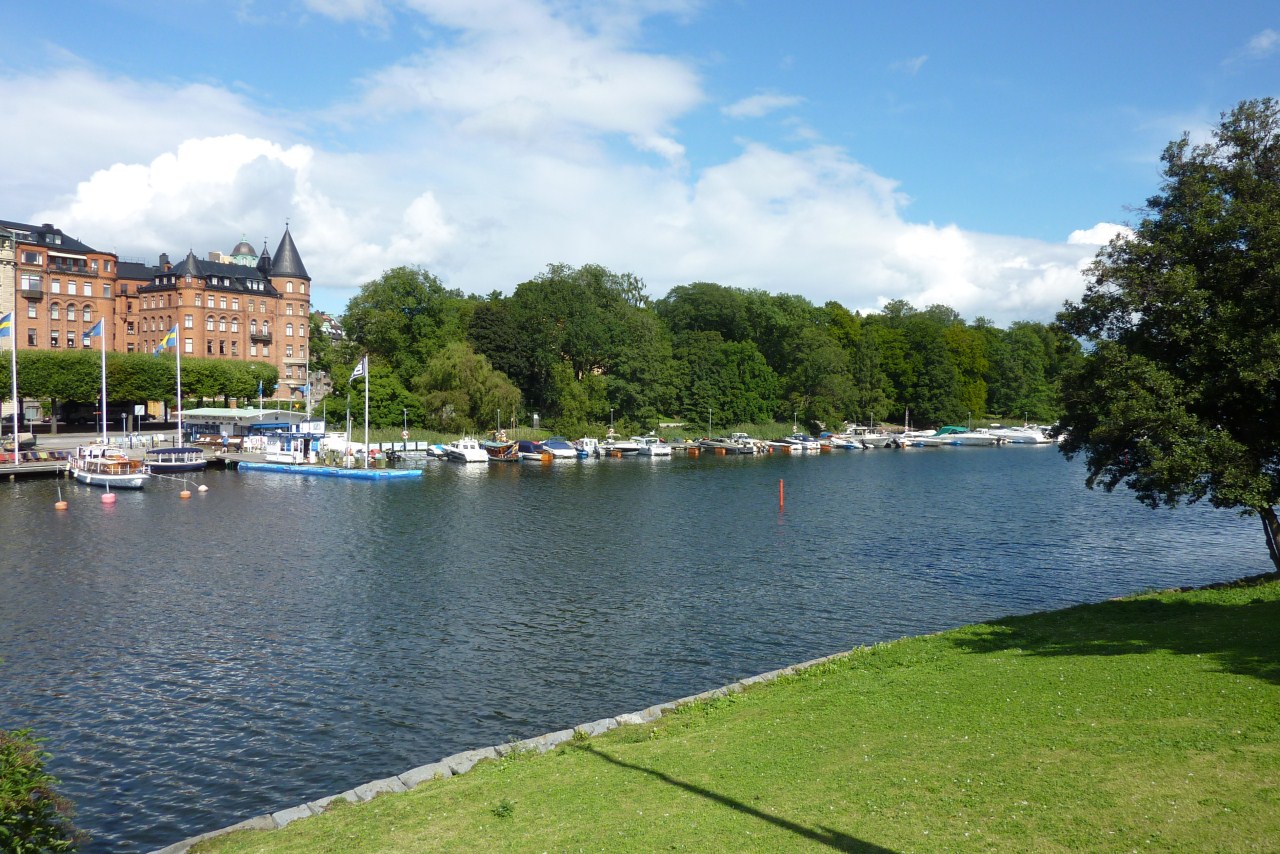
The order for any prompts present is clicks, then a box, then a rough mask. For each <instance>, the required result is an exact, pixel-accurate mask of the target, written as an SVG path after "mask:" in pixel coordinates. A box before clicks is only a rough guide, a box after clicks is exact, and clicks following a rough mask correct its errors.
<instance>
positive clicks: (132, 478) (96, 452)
mask: <svg viewBox="0 0 1280 854" xmlns="http://www.w3.org/2000/svg"><path fill="white" fill-rule="evenodd" d="M67 470H68V471H70V472H71V474H72V475H74V476H75V479H76V480H78V481H80V482H81V483H87V484H89V485H90V486H105V487H107V488H108V489H111V488H113V487H114V488H115V489H142V488H143V487H144V486H145V485H146V483H147V481H148V480H150V479H151V475H149V474H147V471H146V469H145V467H144V466H143V464H142V460H135V459H131V458H130V457H129V455H128V454H126V453H125V452H124V448H118V447H116V446H115V445H80V446H79V447H77V448H76V451H75V454H73V455H72V456H71V457H70V458H69V459H68V460H67Z"/></svg>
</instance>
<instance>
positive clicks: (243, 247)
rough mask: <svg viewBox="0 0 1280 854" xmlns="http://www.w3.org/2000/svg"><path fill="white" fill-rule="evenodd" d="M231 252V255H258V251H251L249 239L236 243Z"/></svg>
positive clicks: (255, 256)
mask: <svg viewBox="0 0 1280 854" xmlns="http://www.w3.org/2000/svg"><path fill="white" fill-rule="evenodd" d="M231 254H232V255H251V256H253V257H254V258H257V257H258V253H257V252H254V251H253V247H252V246H250V245H249V241H247V240H241V241H240V242H239V243H237V244H236V248H235V249H232V250H231Z"/></svg>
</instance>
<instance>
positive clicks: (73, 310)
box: [0, 220, 311, 399]
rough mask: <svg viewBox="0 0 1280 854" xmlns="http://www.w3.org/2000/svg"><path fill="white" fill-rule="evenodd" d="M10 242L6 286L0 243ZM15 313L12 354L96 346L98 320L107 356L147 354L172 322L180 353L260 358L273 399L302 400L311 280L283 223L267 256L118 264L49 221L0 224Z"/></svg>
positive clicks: (249, 251) (5, 300) (242, 249)
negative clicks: (272, 371)
mask: <svg viewBox="0 0 1280 854" xmlns="http://www.w3.org/2000/svg"><path fill="white" fill-rule="evenodd" d="M6 234H8V235H10V236H11V238H12V243H13V250H12V254H13V262H12V275H11V278H12V281H10V282H8V283H6V281H5V279H4V278H3V277H4V276H5V267H4V266H3V264H4V262H3V257H4V251H5V250H4V248H3V246H4V237H5V235H6ZM5 304H11V305H12V309H3V308H0V314H2V313H3V312H4V311H5V310H12V311H13V312H14V333H15V334H14V336H13V339H12V341H13V343H14V345H15V346H17V347H18V348H19V350H26V349H39V350H77V349H85V348H92V349H97V348H98V347H100V346H102V345H101V344H100V343H99V342H98V341H97V340H96V339H91V338H90V337H89V334H88V333H89V330H90V329H91V328H92V327H93V325H94V324H95V323H97V321H98V320H99V319H103V320H104V321H105V322H104V324H103V325H104V329H105V334H106V339H107V340H106V347H107V349H108V350H112V351H115V352H121V353H133V352H144V353H150V352H153V351H154V350H155V348H156V346H157V345H158V344H159V342H160V341H161V340H162V339H163V338H164V337H165V335H166V334H167V333H168V331H169V330H170V329H172V328H173V327H174V325H175V324H176V325H177V326H178V336H177V337H178V347H179V348H181V351H182V354H183V355H184V356H193V357H201V358H219V359H239V360H251V361H261V362H266V363H268V364H271V365H274V366H275V367H276V370H277V371H278V373H279V376H280V383H279V385H278V387H277V389H276V390H275V393H274V395H272V396H273V397H275V398H279V399H288V398H290V397H291V396H296V395H302V394H305V386H306V383H307V363H308V362H307V360H308V353H307V348H308V346H309V340H308V339H309V334H310V314H311V278H310V276H309V275H308V274H307V270H306V267H305V265H304V264H303V263H302V258H301V257H300V256H299V254H298V249H297V246H296V245H295V244H294V242H293V237H292V235H291V234H290V233H289V230H288V228H287V227H286V229H285V232H284V236H283V237H282V238H281V239H280V244H279V246H278V247H277V249H276V252H275V255H274V256H273V255H271V254H270V253H268V251H267V248H266V245H265V243H264V245H263V249H262V252H261V254H259V253H257V252H255V251H254V250H253V247H252V246H250V245H249V244H248V243H247V242H245V241H243V240H242V241H241V242H240V243H239V244H237V245H236V247H235V248H234V249H233V250H232V251H231V253H230V254H229V255H223V254H222V253H216V252H215V253H210V254H209V256H208V257H207V258H205V259H200V258H197V257H196V256H195V254H194V253H193V252H188V253H187V255H186V257H185V258H184V259H183V260H182V261H180V262H179V263H177V264H172V263H170V261H169V258H168V256H167V255H161V256H160V259H159V263H158V264H156V265H154V266H152V265H147V264H143V263H138V262H131V261H120V259H119V258H118V257H117V256H116V254H115V253H112V252H102V251H99V250H96V249H93V248H92V247H90V246H88V245H87V244H85V243H82V242H80V241H79V240H76V239H75V238H72V237H70V236H69V235H66V234H64V233H63V232H62V230H61V229H58V228H55V227H54V226H53V225H52V224H49V223H45V224H42V225H38V226H37V225H31V224H26V223H18V222H9V221H3V220H0V306H3V305H5Z"/></svg>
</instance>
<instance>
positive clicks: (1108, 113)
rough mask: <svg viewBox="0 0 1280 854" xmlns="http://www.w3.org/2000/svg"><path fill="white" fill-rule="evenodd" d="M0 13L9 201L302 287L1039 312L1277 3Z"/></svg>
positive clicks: (1237, 84)
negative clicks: (707, 290) (568, 273)
mask: <svg viewBox="0 0 1280 854" xmlns="http://www.w3.org/2000/svg"><path fill="white" fill-rule="evenodd" d="M50 8H51V7H50V6H49V5H48V4H22V5H16V6H13V7H11V8H9V9H7V10H6V23H7V28H8V29H9V31H10V32H14V33H21V34H22V38H21V39H18V40H14V39H11V40H10V45H11V47H10V48H8V49H7V50H6V52H5V53H4V55H3V56H0V86H3V87H4V91H6V92H8V93H10V100H11V108H12V109H11V115H13V116H15V117H19V119H18V121H17V123H16V124H14V125H11V131H10V139H11V141H12V142H13V143H15V144H16V145H17V146H18V147H17V148H16V149H14V150H13V152H12V154H11V156H10V157H8V158H6V160H7V162H6V164H5V165H4V166H3V167H0V198H2V199H4V204H3V206H2V207H3V210H0V218H8V219H16V220H28V221H35V222H54V223H56V224H57V225H59V226H60V227H62V228H64V229H65V230H66V231H67V232H69V233H71V234H73V235H75V236H78V237H80V238H81V239H83V240H85V241H86V242H88V243H90V244H91V245H94V246H96V247H98V248H103V249H108V250H112V251H116V252H118V253H119V254H120V255H121V256H122V257H130V258H138V259H141V260H147V261H150V262H152V263H154V261H155V257H156V256H157V255H158V253H160V252H168V253H170V254H175V253H176V254H182V253H184V252H185V251H186V250H187V249H188V248H191V249H194V250H195V251H196V252H197V253H198V254H201V255H203V254H204V253H207V252H209V251H211V250H221V251H228V250H229V249H230V247H231V246H232V245H234V244H235V243H236V242H237V241H239V240H240V238H241V236H242V235H243V236H245V237H247V238H248V239H249V240H250V242H252V243H254V244H255V245H262V244H263V242H264V241H265V242H266V243H267V244H268V246H269V248H271V249H273V250H274V248H275V245H276V242H277V241H278V240H279V237H280V233H281V230H282V228H283V225H284V222H285V221H286V220H287V221H288V222H289V223H290V228H291V230H292V233H293V235H294V238H295V240H296V242H297V243H298V246H299V248H300V251H301V252H302V256H303V260H304V261H305V263H306V264H307V267H308V271H309V272H310V274H311V276H312V279H313V284H314V286H315V287H314V295H315V302H316V305H317V307H319V308H321V309H325V310H329V311H335V312H340V311H341V310H342V309H343V308H344V307H345V305H346V302H347V300H348V299H349V298H350V297H351V296H352V295H353V294H354V293H355V290H356V289H357V288H358V287H359V286H360V285H361V284H363V283H364V282H366V281H368V280H370V279H372V278H374V277H376V276H378V275H379V274H380V273H381V272H382V271H384V270H386V269H388V268H390V267H393V266H397V265H401V264H409V265H420V266H423V267H425V268H427V269H428V270H430V271H432V272H433V273H435V274H436V275H438V276H439V277H440V278H442V279H443V280H444V281H445V282H446V283H448V284H449V285H450V286H453V287H458V288H460V289H462V290H464V291H466V292H470V293H480V294H484V293H489V292H491V291H494V290H499V291H504V292H508V293H509V292H510V291H511V290H512V289H513V288H514V287H515V285H517V284H518V283H519V282H521V281H524V280H526V279H528V278H531V277H533V276H535V275H536V274H537V273H539V272H540V271H541V270H542V269H544V268H545V266H546V265H547V264H549V263H560V262H563V263H569V264H575V265H577V264H584V263H600V264H604V265H605V266H608V267H610V268H612V269H614V270H617V271H626V272H632V273H635V274H637V275H638V276H640V277H641V278H643V279H644V280H645V282H646V283H647V286H648V289H649V292H650V294H651V295H652V296H654V297H659V296H661V295H663V294H664V293H665V292H666V291H667V289H669V288H670V287H672V286H674V285H679V284H684V283H687V282H692V281H716V282H720V283H721V284H725V285H733V286H737V287H747V288H762V289H765V290H768V291H771V292H787V293H799V294H802V295H804V296H806V297H808V298H809V299H811V300H813V301H814V302H818V303H821V302H825V301H826V300H829V299H834V300H837V301H839V302H841V303H842V304H844V305H846V306H847V307H849V308H851V309H858V310H863V311H874V310H876V309H877V308H878V307H880V306H882V305H883V304H884V303H885V302H886V301H888V300H891V299H907V300H909V301H911V302H912V303H913V304H915V305H917V306H920V307H924V306H926V305H929V304H932V303H939V302H940V303H945V304H948V305H950V306H952V307H953V308H955V309H957V310H958V311H960V312H961V314H962V315H964V316H965V317H967V318H973V317H976V316H978V315H983V316H986V317H989V318H992V319H993V320H995V321H996V322H998V323H1002V324H1003V323H1007V322H1009V321H1011V320H1015V319H1036V320H1048V319H1051V318H1052V315H1053V313H1054V311H1055V310H1056V309H1057V308H1059V307H1060V305H1061V303H1062V301H1063V300H1065V299H1072V298H1074V297H1077V296H1078V295H1079V294H1080V292H1081V290H1082V287H1083V279H1082V278H1081V275H1080V269H1081V267H1082V266H1083V265H1084V264H1086V263H1087V262H1088V260H1089V259H1090V258H1092V256H1093V254H1094V253H1095V252H1096V251H1097V248H1098V242H1099V241H1102V240H1105V239H1107V238H1109V237H1110V236H1111V235H1113V234H1115V233H1116V232H1117V230H1118V229H1119V227H1120V226H1122V225H1123V224H1124V223H1125V222H1126V221H1132V220H1133V218H1134V216H1135V215H1134V213H1133V212H1132V211H1133V208H1135V207H1137V206H1140V205H1141V204H1142V202H1143V201H1144V200H1145V199H1146V197H1147V196H1149V195H1150V194H1151V193H1152V192H1153V191H1154V190H1155V189H1156V188H1157V187H1158V182H1159V170H1160V163H1159V156H1160V152H1161V150H1162V149H1163V147H1164V145H1165V144H1166V143H1168V142H1169V141H1170V140H1172V139H1174V138H1176V137H1178V136H1179V135H1180V134H1181V133H1182V132H1184V131H1186V132H1189V133H1191V134H1192V135H1193V138H1195V139H1204V138H1206V135H1207V133H1208V132H1209V129H1210V128H1211V127H1212V125H1213V123H1214V122H1215V121H1216V119H1217V117H1218V115H1219V114H1220V113H1221V112H1222V111H1224V110H1227V109H1229V108H1230V107H1231V106H1233V105H1234V104H1235V103H1236V102H1237V101H1239V100H1241V99H1244V98H1255V97H1264V96H1276V95H1280V91H1278V90H1280V7H1277V6H1276V5H1275V4H1274V3H1261V2H1257V3H1254V2H1229V3H1225V4H1208V3H1200V2H1193V3H1183V4H1168V3H1154V2H1151V3H1144V2H1138V3H1094V2H1088V3H1075V4H1069V5H1067V4H1062V5H1056V6H1055V5H1049V4H1029V3H1013V2H1008V3H994V2H989V3H964V4H961V3H942V2H938V3H932V2H926V3H910V4H872V3H860V2H807V3H794V4H782V3H769V2H696V0H623V2H616V3H586V2H563V3H560V2H536V0H471V2H467V0H277V2H264V0H242V2H239V3H229V2H225V0H224V2H213V0H208V2H205V1H204V0H189V2H184V3H172V2H150V0H134V2H126V0H97V2H94V0H87V2H82V3H77V4H74V5H69V6H65V7H53V8H54V9H56V10H60V11H57V12H56V14H51V13H50V11H49V10H50Z"/></svg>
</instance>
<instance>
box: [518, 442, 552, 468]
mask: <svg viewBox="0 0 1280 854" xmlns="http://www.w3.org/2000/svg"><path fill="white" fill-rule="evenodd" d="M517 447H518V450H519V452H520V459H522V460H529V461H531V462H535V463H549V462H551V461H552V460H553V459H555V457H553V456H552V455H551V452H550V451H548V450H546V449H545V448H543V447H542V443H541V442H535V441H533V440H532V439H521V440H520V441H519V442H518V443H517Z"/></svg>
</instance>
